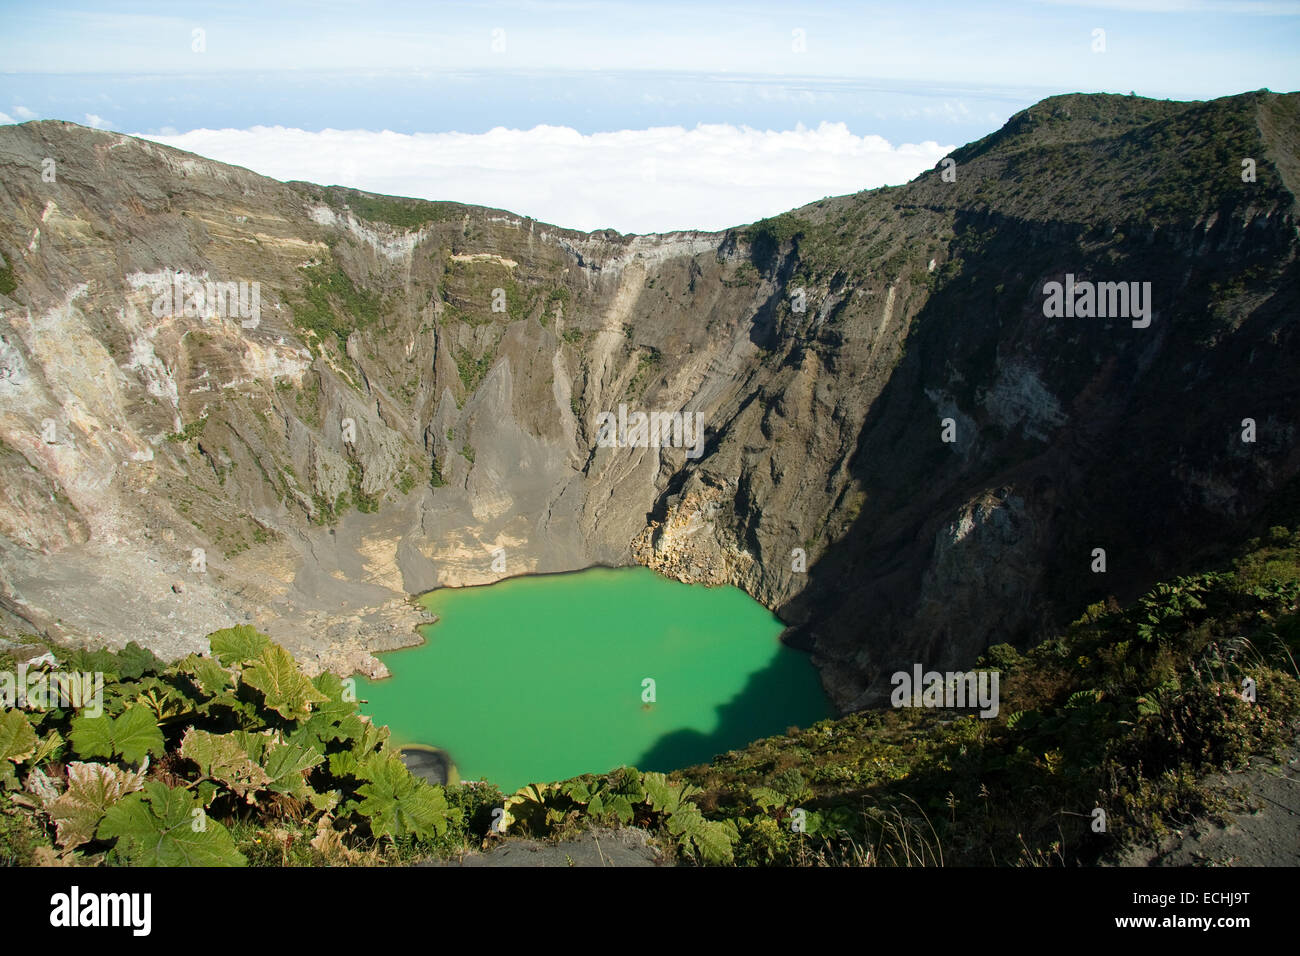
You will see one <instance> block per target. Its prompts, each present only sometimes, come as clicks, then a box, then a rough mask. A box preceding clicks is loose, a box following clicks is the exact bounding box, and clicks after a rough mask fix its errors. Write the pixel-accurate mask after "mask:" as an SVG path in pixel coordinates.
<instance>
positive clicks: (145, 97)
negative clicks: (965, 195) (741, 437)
mask: <svg viewBox="0 0 1300 956" xmlns="http://www.w3.org/2000/svg"><path fill="white" fill-rule="evenodd" d="M0 22H3V24H4V27H3V32H0V122H9V121H23V120H26V119H32V118H38V117H39V118H58V119H68V120H72V121H74V122H79V123H85V124H87V125H95V126H101V127H104V128H109V129H114V130H119V131H123V132H130V133H141V134H146V135H154V136H159V137H162V138H164V139H166V141H169V142H173V141H174V142H175V144H176V145H181V146H184V147H185V148H193V144H192V141H189V140H184V139H174V138H175V137H184V136H185V135H186V134H189V133H190V132H191V131H194V130H204V129H210V130H221V129H229V130H232V131H235V130H238V131H247V130H251V129H260V128H272V129H273V128H277V127H282V128H285V129H290V130H302V131H307V132H320V131H322V130H326V129H339V130H351V131H369V132H371V133H375V134H378V133H380V132H382V131H385V130H387V131H392V132H394V133H398V134H407V135H410V134H427V133H452V132H457V133H464V134H472V135H477V136H485V135H486V134H488V133H489V131H491V130H493V129H495V128H498V127H504V128H506V129H510V130H531V129H533V128H535V127H538V126H550V127H561V128H565V129H569V130H572V131H576V133H577V134H579V135H581V136H583V137H592V136H594V135H596V134H602V133H611V132H616V131H628V130H646V129H650V128H660V127H672V128H676V129H678V130H680V131H681V135H682V136H683V137H685V136H686V135H687V134H688V133H689V132H690V131H691V130H693V129H695V128H696V127H698V126H699V125H700V124H712V125H721V126H727V127H730V128H734V129H736V130H743V129H745V128H750V129H753V130H762V131H798V130H809V129H816V128H818V127H819V126H820V125H821V124H840V125H842V127H843V129H845V130H846V131H847V132H848V133H849V134H851V135H852V136H854V137H859V138H862V139H861V142H860V143H859V147H858V148H860V149H868V148H869V146H870V144H868V143H867V140H866V139H865V138H866V137H874V136H878V137H883V138H884V139H885V140H886V141H888V143H889V144H892V145H893V146H894V147H901V146H903V145H904V144H923V143H927V142H929V143H931V144H934V146H935V147H936V148H937V147H942V146H952V145H958V144H961V143H964V142H968V141H970V140H972V139H975V138H978V137H979V136H982V135H984V134H985V133H987V132H989V131H990V130H992V129H995V128H996V127H997V126H999V125H1000V124H1001V123H1002V122H1004V121H1005V120H1006V119H1007V118H1008V117H1009V116H1011V115H1012V114H1013V113H1015V112H1017V111H1018V110H1020V109H1022V108H1024V107H1025V106H1027V105H1029V104H1031V103H1033V102H1035V101H1037V100H1039V99H1041V98H1043V97H1044V96H1048V95H1051V94H1053V93H1061V92H1074V91H1090V92H1091V91H1107V92H1122V93H1127V92H1129V91H1130V90H1133V91H1136V92H1138V93H1139V94H1143V95H1148V96H1156V97H1161V98H1171V99H1204V98H1210V97H1214V96H1221V95H1225V94H1229V93H1237V92H1242V91H1245V90H1251V89H1258V88H1260V87H1268V88H1270V89H1273V90H1278V91H1283V90H1294V89H1297V88H1300V57H1297V56H1296V55H1295V51H1296V50H1297V49H1300V0H1008V2H998V3H992V2H984V0H971V2H952V0H931V2H925V3H917V2H909V3H898V2H883V3H861V2H859V3H845V2H831V3H815V4H792V3H789V2H784V3H774V2H768V0H753V2H746V3H696V2H678V0H667V2H663V0H660V2H655V3H643V2H622V3H595V2H590V3H589V2H554V3H550V2H540V0H537V2H527V0H514V2H487V3H473V4H470V3H438V2H432V3H431V2H416V0H398V2H373V0H372V2H368V0H316V2H296V0H295V2H279V3H275V2H255V3H254V2H245V0H229V2H200V3H185V2H175V0H172V2H145V0H140V2H124V3H92V2H89V0H80V2H77V0H47V2H42V3H34V2H29V0H22V2H11V0H3V2H0ZM1097 30H1102V31H1104V42H1105V49H1104V52H1102V51H1097V50H1095V49H1094V47H1095V45H1096V42H1097V34H1096V33H1095V32H1094V31H1097ZM259 135H260V136H261V138H262V140H263V142H262V148H261V149H260V150H253V151H251V152H248V153H247V155H248V156H250V157H254V159H250V160H248V161H246V162H245V163H244V164H245V165H253V162H254V160H255V159H256V157H258V156H265V155H274V154H275V150H274V149H268V148H267V140H268V139H269V138H270V137H272V136H273V135H274V134H273V133H270V132H263V133H261V134H259ZM737 137H739V134H737ZM737 137H733V139H734V140H735V141H734V142H733V143H732V144H731V145H730V146H724V145H721V141H720V140H716V138H715V140H714V141H713V148H715V149H716V150H718V151H719V155H722V154H724V153H726V152H727V150H731V151H732V153H733V154H734V153H735V150H737V149H740V148H741V144H743V145H745V146H746V148H752V147H753V143H752V142H750V141H749V140H743V138H737ZM361 139H362V138H360V137H358V138H356V141H355V143H352V144H340V143H338V142H336V143H334V148H338V149H343V151H344V153H347V151H348V149H351V148H352V147H353V146H354V145H356V144H357V143H360V142H361ZM239 142H241V143H243V144H244V146H243V147H241V148H243V149H245V150H247V149H248V145H249V144H251V143H252V142H253V141H252V140H251V139H250V138H249V137H247V136H245V137H242V138H239ZM483 142H484V143H486V140H484V141H483ZM683 142H685V140H683ZM817 142H818V143H824V142H825V137H823V138H822V139H820V140H817ZM204 143H205V144H206V145H207V146H208V148H210V149H215V150H217V152H218V153H219V155H217V157H216V158H222V159H227V160H230V161H236V162H238V161H240V160H241V154H239V153H233V154H232V153H230V152H222V150H228V149H229V148H230V147H229V144H228V143H226V142H217V141H216V140H214V139H212V138H211V137H209V138H207V139H205V140H204ZM461 145H463V144H461ZM318 148H319V147H318ZM357 148H360V147H357ZM591 148H593V149H594V148H595V146H592V147H591ZM674 149H675V147H670V146H667V145H664V146H662V147H661V151H662V152H663V153H664V154H665V157H667V156H668V155H670V154H672V153H673V151H674ZM764 149H765V150H767V151H768V152H773V151H774V154H775V153H781V154H782V156H783V157H784V158H781V159H777V158H772V162H773V163H774V164H777V165H778V167H779V163H781V162H784V163H787V164H791V165H790V174H791V177H792V178H793V179H794V180H799V179H800V177H801V176H802V173H801V172H800V168H799V164H800V162H801V153H800V149H799V148H797V146H796V145H795V144H793V143H792V142H791V141H781V142H779V143H778V142H777V141H776V140H773V141H772V142H770V143H768V144H767V146H765V147H764ZM525 151H526V150H525ZM374 152H375V151H374V150H373V149H365V150H363V151H362V153H359V154H358V156H359V155H363V154H364V155H366V156H369V157H370V158H369V159H367V160H365V161H364V162H363V161H361V160H359V159H358V158H357V157H351V158H349V156H346V155H340V157H339V165H338V168H337V169H332V170H331V169H326V170H324V171H322V170H320V169H319V168H318V167H316V166H313V167H312V168H311V169H304V173H311V174H313V175H321V174H324V175H328V174H331V173H333V174H335V175H339V176H342V175H343V174H345V173H347V172H348V171H349V166H348V164H349V163H351V167H352V168H353V172H354V178H355V177H360V179H362V180H364V179H366V177H367V176H369V177H370V179H371V180H372V181H374V182H376V183H379V184H380V185H384V186H385V188H394V187H396V188H400V187H401V185H402V182H409V189H410V190H412V191H413V190H415V189H417V188H419V189H429V188H456V187H458V186H460V185H461V184H462V181H463V176H461V174H460V173H448V174H447V176H445V177H444V178H443V179H441V180H438V181H435V182H432V183H430V182H415V181H413V180H411V179H410V177H409V176H407V177H406V179H405V180H403V179H402V178H401V177H397V179H396V181H394V177H393V176H387V175H386V174H385V175H381V173H383V170H380V169H379V168H378V166H377V165H376V163H377V160H376V159H375V158H374ZM805 152H806V150H805ZM852 152H853V150H851V149H850V150H848V153H849V154H851V153H852ZM933 152H934V149H930V150H921V151H913V161H912V165H911V166H909V167H907V168H906V169H905V168H904V167H903V166H900V165H899V164H896V163H895V164H890V163H884V164H883V165H881V166H880V168H879V169H874V168H873V169H872V170H867V171H865V172H864V175H862V176H861V177H860V182H861V185H863V186H867V185H878V184H880V183H881V182H883V181H886V180H887V179H888V178H890V177H892V178H894V179H898V178H899V177H900V176H901V177H902V179H907V178H911V175H915V173H917V172H920V171H921V169H923V168H927V166H925V165H918V164H920V163H922V162H925V163H926V164H927V165H932V163H930V162H929V160H930V156H931V154H932V153H933ZM309 153H310V151H307V153H305V154H304V155H308V154H309ZM877 154H878V151H874V152H873V155H877ZM879 155H881V156H882V157H883V154H879ZM737 158H741V157H739V156H738V154H737V155H732V156H731V159H730V160H729V161H731V162H734V161H736V159H737ZM769 158H771V157H769ZM285 159H286V161H288V162H298V160H296V159H294V158H293V157H285ZM607 159H608V161H610V162H616V161H618V159H617V157H615V156H613V155H607ZM256 161H259V162H261V161H262V160H256ZM882 161H883V160H882ZM855 162H856V160H855ZM263 165H265V164H263ZM462 165H464V164H462ZM904 165H906V164H904ZM358 166H360V168H356V167H358ZM669 166H671V164H669ZM912 167H915V168H912ZM253 168H258V169H259V171H263V172H268V174H270V175H280V176H289V175H293V169H289V168H281V167H277V168H276V169H275V170H270V169H267V168H259V167H258V166H256V165H253ZM778 171H779V169H778ZM843 172H844V174H845V175H849V174H850V173H851V170H849V171H843ZM665 174H666V175H669V176H672V175H683V176H689V175H693V173H690V172H687V171H683V170H677V171H676V172H675V173H674V172H673V171H672V170H671V169H670V168H669V167H665V168H664V169H663V170H661V171H660V173H659V174H657V175H665ZM638 175H639V181H641V182H645V181H647V177H646V175H645V171H644V170H642V171H641V172H640V173H639V174H638ZM304 178H309V177H307V176H304ZM805 178H806V177H805ZM850 178H851V177H850ZM823 180H824V182H823ZM381 181H382V182H381ZM659 181H661V182H662V179H660V180H659ZM842 181H849V180H847V179H844V178H843V176H841V175H840V174H838V173H837V174H836V175H835V176H830V175H827V176H823V177H822V178H821V179H816V180H815V181H809V182H807V183H806V184H802V183H796V186H797V187H798V189H804V188H805V186H806V188H807V189H814V190H815V188H839V187H840V184H841V182H842ZM464 184H465V186H466V187H467V188H471V189H478V188H480V187H484V188H485V187H486V186H489V185H491V184H490V183H479V184H477V185H476V184H473V183H469V182H465V183H464ZM714 185H715V186H716V183H715V184H714ZM367 188H372V187H367ZM376 188H377V187H376ZM557 188H561V189H563V188H570V187H565V186H563V185H558V186H557ZM623 188H627V184H624V187H623ZM798 189H796V190H795V191H794V192H791V193H790V195H796V194H801V193H798ZM445 198H457V197H451V196H448V197H445ZM507 198H509V197H507ZM815 198H820V195H815V196H814V195H808V196H807V199H815ZM786 200H787V197H786V196H785V194H782V196H781V197H780V198H779V199H778V197H777V196H775V195H772V196H771V197H769V198H767V199H764V200H763V201H764V202H769V203H771V202H777V201H782V202H784V201H786ZM474 201H484V200H483V198H482V197H481V196H478V195H477V194H476V196H475V199H474ZM498 204H501V203H498ZM760 204H761V203H760ZM523 211H528V210H523ZM593 214H595V213H593ZM717 214H718V215H723V214H724V211H723V210H721V209H720V210H718V211H717ZM725 214H726V215H731V214H732V213H731V212H730V211H729V210H728V211H726V212H725ZM678 215H679V217H680V214H678ZM655 227H656V228H660V227H664V224H663V223H657V224H656V226H655Z"/></svg>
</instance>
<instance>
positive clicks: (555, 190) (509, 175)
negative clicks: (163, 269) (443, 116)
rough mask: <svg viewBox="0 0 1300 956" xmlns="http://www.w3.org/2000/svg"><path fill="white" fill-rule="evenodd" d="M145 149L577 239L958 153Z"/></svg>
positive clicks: (803, 141) (831, 188) (189, 145)
mask: <svg viewBox="0 0 1300 956" xmlns="http://www.w3.org/2000/svg"><path fill="white" fill-rule="evenodd" d="M136 135H140V136H142V137H143V138H146V139H151V140H154V141H155V142H159V143H164V144H166V145H168V146H175V147H177V148H179V149H184V150H189V151H190V152H194V153H198V154H199V155H202V156H207V157H209V158H211V159H216V160H219V161H221V162H226V163H234V164H236V165H239V166H245V167H247V168H249V169H252V170H254V171H255V172H259V173H262V174H264V175H267V176H272V177H274V178H276V179H283V180H289V179H303V180H307V181H309V182H315V183H321V184H324V185H343V186H353V187H356V188H358V189H365V190H368V191H370V192H377V193H387V194H391V195H396V196H417V197H420V198H423V199H445V200H453V201H456V202H464V203H475V204H478V205H484V206H495V207H497V208H501V209H507V210H509V211H511V212H514V213H518V214H520V215H525V216H532V217H533V218H535V219H540V220H542V221H544V222H550V223H554V224H555V225H559V226H567V227H569V228H573V229H583V230H591V229H601V228H613V229H617V230H619V231H620V232H638V233H644V232H667V231H670V230H674V229H710V230H711V229H723V228H726V227H727V226H735V225H740V224H743V223H747V222H752V221H753V220H755V219H761V218H763V217H764V216H770V215H774V214H776V213H779V212H783V211H785V210H787V209H791V208H793V207H795V206H801V205H803V204H804V203H808V202H812V201H814V200H817V199H821V198H822V197H823V196H834V195H840V194H843V193H850V192H855V191H857V190H859V189H866V188H870V187H874V186H882V185H892V184H897V183H902V182H906V181H907V180H909V179H911V178H912V177H914V176H916V175H917V174H918V173H921V172H922V171H924V170H926V169H929V168H931V167H933V166H934V165H935V164H936V163H938V161H939V160H940V159H941V158H943V157H944V156H946V155H947V154H948V153H949V152H951V151H952V149H953V148H954V147H952V146H940V145H939V144H938V143H935V142H932V141H931V142H925V143H917V144H914V143H905V144H902V145H900V146H893V145H891V144H890V143H889V142H887V141H886V140H884V139H882V138H881V137H879V136H856V135H854V134H853V133H851V132H850V131H849V129H848V127H847V126H845V125H844V124H843V123H822V124H821V125H820V126H818V127H817V128H815V129H807V128H804V127H802V126H800V127H798V128H796V129H794V130H787V131H771V130H768V131H759V130H754V129H749V128H747V127H736V126H730V125H707V126H706V125H701V126H697V127H696V128H695V129H683V128H682V127H678V126H670V127H659V128H654V129H641V130H620V131H617V132H609V133H594V134H591V135H584V134H582V133H579V132H578V131H577V130H574V129H570V128H568V127H558V126H538V127H536V128H534V129H531V130H510V129H503V128H500V127H498V128H497V129H493V130H490V131H489V132H487V133H480V134H468V133H415V134H405V133H393V132H388V131H384V132H371V131H367V130H332V129H327V130H323V131H321V132H307V131H305V130H300V129H286V128H284V127H280V126H275V127H266V126H255V127H253V128H251V129H246V130H237V129H223V130H208V129H200V130H193V131H191V132H188V133H181V134H177V135H163V136H148V135H145V134H136Z"/></svg>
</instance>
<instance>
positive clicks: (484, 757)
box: [359, 568, 831, 791]
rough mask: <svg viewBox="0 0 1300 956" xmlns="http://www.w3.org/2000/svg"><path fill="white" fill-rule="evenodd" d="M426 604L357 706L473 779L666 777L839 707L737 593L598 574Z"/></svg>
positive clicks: (631, 571) (432, 597)
mask: <svg viewBox="0 0 1300 956" xmlns="http://www.w3.org/2000/svg"><path fill="white" fill-rule="evenodd" d="M422 600H423V603H424V604H425V606H427V607H428V608H429V609H430V610H431V611H433V613H435V614H437V615H438V617H439V620H438V621H437V622H436V623H434V624H431V625H428V626H427V627H425V628H423V629H422V633H423V634H424V637H425V639H426V643H425V644H423V645H421V646H420V647H416V648H409V649H406V650H401V651H395V652H393V653H390V654H385V655H384V656H383V660H384V663H385V664H387V665H388V668H389V671H390V672H391V673H392V677H390V678H388V679H386V680H382V681H365V680H362V681H361V682H360V683H361V684H362V687H360V688H359V691H360V696H361V697H362V698H363V699H364V700H366V701H367V702H368V703H366V704H365V705H363V707H362V710H363V711H364V712H365V713H368V714H370V715H371V716H372V717H373V718H374V719H375V721H376V722H377V723H381V724H388V725H389V727H390V728H391V729H392V732H393V738H394V741H395V742H396V743H398V744H413V743H419V744H427V745H430V746H434V747H438V748H441V749H442V750H444V751H446V753H447V755H448V756H449V757H450V758H451V760H452V761H453V762H454V763H455V765H456V769H457V771H458V772H459V775H460V777H461V778H463V779H470V780H473V779H486V780H490V781H492V782H493V783H496V784H497V785H499V786H500V787H501V788H502V789H503V790H507V791H509V790H514V789H517V788H519V787H521V786H524V785H525V784H528V783H533V782H542V781H550V780H560V779H563V778H566V777H571V776H575V775H577V774H581V773H587V772H595V773H600V772H604V771H606V770H610V769H612V768H614V767H618V766H620V765H623V764H627V765H631V766H636V767H639V768H640V769H642V770H672V769H675V768H677V767H682V766H688V765H690V764H694V763H701V762H704V761H707V760H709V759H711V758H712V757H713V756H714V755H715V754H718V753H724V752H726V751H727V750H732V749H735V748H737V747H741V746H743V745H745V744H746V743H748V742H749V741H751V740H754V739H755V738H757V737H763V736H766V735H769V734H773V733H781V732H783V731H784V730H785V729H786V728H787V727H789V726H792V725H794V726H807V725H809V724H811V723H814V722H815V721H817V720H821V719H822V718H824V717H828V716H831V708H830V705H829V702H828V701H827V700H826V698H825V696H824V694H823V693H822V690H821V684H820V682H819V680H818V678H817V674H816V671H815V670H814V669H813V667H812V664H811V662H810V661H809V660H808V658H807V656H806V655H804V654H802V653H800V652H798V651H795V650H792V649H790V648H787V647H785V646H783V645H782V644H781V643H780V641H779V640H778V639H777V637H778V635H779V634H780V633H781V631H782V629H783V625H782V624H781V622H780V621H779V620H778V619H777V618H776V616H775V615H773V614H772V613H771V612H770V611H768V610H767V609H766V608H765V607H763V606H762V605H761V604H759V603H757V602H756V601H754V600H753V599H752V598H750V597H749V596H748V595H747V594H745V593H744V592H743V591H741V590H739V589H737V588H732V587H715V588H706V587H702V586H699V585H687V584H682V583H680V582H678V581H671V580H669V579H667V578H663V577H660V576H659V575H657V574H655V573H654V572H652V571H650V570H648V569H646V568H618V569H607V568H601V569H593V570H589V571H582V572H578V573H575V574H556V575H544V576H534V577H522V578H513V579H511V580H508V581H503V582H501V583H499V584H492V585H487V586H484V587H474V588H455V589H453V588H444V589H441V590H438V591H434V592H431V593H430V594H428V595H425V597H424V598H423V599H422ZM647 678H649V679H651V680H653V682H654V683H653V685H648V684H646V683H644V682H645V681H646V679H647ZM652 692H653V700H650V699H649V698H650V697H651V694H652Z"/></svg>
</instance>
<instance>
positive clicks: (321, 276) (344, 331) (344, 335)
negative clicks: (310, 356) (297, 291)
mask: <svg viewBox="0 0 1300 956" xmlns="http://www.w3.org/2000/svg"><path fill="white" fill-rule="evenodd" d="M303 276H304V281H303V287H302V292H303V298H302V299H300V300H299V301H298V302H296V303H295V304H294V306H293V318H294V322H295V323H296V324H297V325H298V326H299V327H300V328H303V329H310V330H311V331H313V332H315V333H316V335H317V336H318V337H319V338H320V339H321V340H324V339H325V338H326V337H327V336H328V335H334V336H335V337H336V338H337V339H338V341H339V344H340V345H344V344H346V343H347V340H348V336H349V335H350V334H351V333H352V331H353V330H354V329H358V328H361V327H363V326H366V325H369V324H370V323H372V322H375V321H377V320H378V318H379V313H380V307H381V303H380V299H379V297H378V296H377V295H375V294H374V293H373V292H370V291H368V290H366V289H358V288H357V287H356V286H355V285H354V284H353V282H352V280H351V279H349V278H348V276H347V274H346V273H344V272H343V270H342V269H339V268H338V267H337V266H335V267H334V268H329V267H327V266H324V265H319V266H310V267H308V268H306V269H304V270H303Z"/></svg>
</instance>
